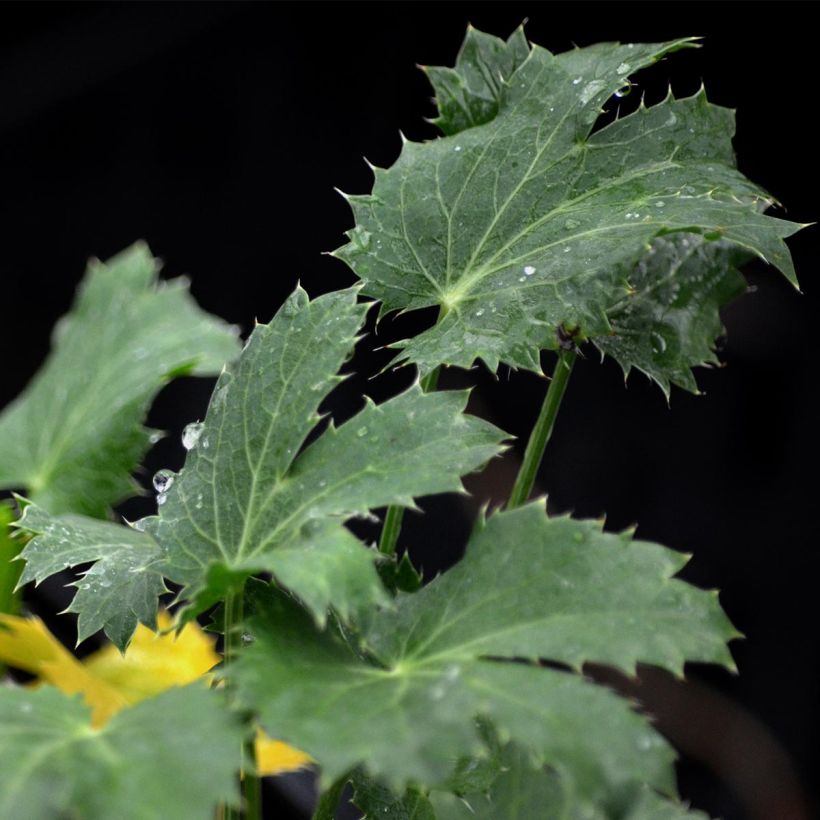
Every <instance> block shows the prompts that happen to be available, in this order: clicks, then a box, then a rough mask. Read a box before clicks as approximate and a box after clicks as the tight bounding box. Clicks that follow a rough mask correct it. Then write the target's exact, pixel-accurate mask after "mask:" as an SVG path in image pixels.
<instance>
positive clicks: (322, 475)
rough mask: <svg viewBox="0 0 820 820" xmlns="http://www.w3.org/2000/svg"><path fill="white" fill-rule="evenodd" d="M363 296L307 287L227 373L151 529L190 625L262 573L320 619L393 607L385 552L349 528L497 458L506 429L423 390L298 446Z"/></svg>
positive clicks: (445, 487)
mask: <svg viewBox="0 0 820 820" xmlns="http://www.w3.org/2000/svg"><path fill="white" fill-rule="evenodd" d="M356 294H357V292H356V290H346V291H338V292H335V293H330V294H327V295H325V296H320V297H319V298H318V299H315V300H313V301H310V300H308V298H307V294H305V293H304V291H302V290H298V291H297V292H296V293H295V294H294V295H293V296H291V297H290V298H289V299H288V301H287V302H286V303H285V305H284V306H283V308H282V309H281V310H280V311H279V312H278V313H277V314H276V316H275V317H274V319H273V320H272V321H271V323H270V324H269V325H259V326H257V328H256V330H255V331H254V332H253V334H252V335H251V338H250V339H249V341H248V344H247V346H246V348H245V350H244V351H243V353H242V355H241V356H240V358H239V359H238V360H237V361H236V362H235V363H233V364H231V365H229V366H228V367H227V369H226V370H225V372H224V373H223V374H222V376H220V378H219V381H218V383H217V386H216V390H215V392H214V396H213V398H212V400H211V404H210V407H209V408H208V413H207V416H206V418H205V421H204V425H203V427H202V430H201V432H200V435H199V439H198V442H197V444H196V446H195V447H194V448H193V449H191V450H190V451H189V453H188V456H187V459H186V463H185V468H184V469H183V470H182V472H181V473H180V474H179V476H178V477H176V478H175V480H174V481H173V483H172V484H171V485H170V487H169V488H168V489H167V493H165V494H166V495H167V501H166V502H165V503H164V504H163V505H162V506H161V507H160V510H159V516H158V517H157V518H151V519H147V520H146V521H145V522H144V526H145V529H146V531H148V532H151V533H152V534H153V535H154V536H155V538H156V540H157V542H158V543H159V545H160V550H161V553H162V562H161V570H162V572H163V573H164V574H165V575H166V576H167V577H168V578H170V579H171V580H172V581H174V582H175V583H178V584H182V585H184V587H185V590H184V595H185V596H186V597H187V598H188V600H189V601H190V602H192V603H193V606H192V607H191V609H189V612H188V617H190V616H191V615H192V614H194V613H196V612H198V611H201V610H203V609H205V608H206V607H207V606H210V605H213V604H214V603H216V602H217V601H218V600H219V599H220V598H223V597H224V595H225V593H226V592H227V591H228V590H229V589H230V588H231V587H233V586H237V585H238V584H239V583H240V582H241V581H243V580H244V579H245V578H246V577H247V576H248V575H250V574H253V573H259V572H271V573H273V574H274V576H275V577H276V578H277V579H278V580H279V581H280V582H281V583H282V584H283V585H284V586H286V587H287V588H288V589H289V590H291V591H292V592H293V593H295V594H296V595H297V596H298V597H299V598H300V599H301V600H302V601H303V602H304V603H305V604H306V605H307V606H308V607H309V608H310V610H311V611H312V612H313V614H314V616H315V617H316V618H317V620H318V621H319V622H320V623H321V622H323V620H324V617H325V613H326V611H327V609H328V607H329V606H330V605H332V606H333V607H334V608H335V609H336V611H337V612H338V613H339V614H340V615H341V616H342V617H343V618H347V617H348V616H349V615H350V614H352V612H353V611H354V609H356V608H359V607H367V606H369V605H371V604H373V603H379V602H385V601H386V595H385V592H384V589H383V587H382V585H381V583H380V581H379V579H378V575H377V573H376V570H375V568H374V566H373V563H374V557H375V553H374V552H373V551H369V550H367V549H365V547H364V546H363V545H362V544H361V543H360V542H358V541H357V540H356V539H355V538H354V536H353V535H352V534H351V533H349V532H348V531H347V530H346V529H345V528H344V526H343V522H344V520H345V519H346V518H350V517H352V516H356V515H363V514H366V513H367V512H368V510H370V509H371V508H374V507H380V506H385V505H387V504H403V505H406V506H410V505H412V504H413V497H414V496H416V495H426V494H430V493H436V492H446V491H456V490H460V489H461V481H460V478H459V476H461V475H463V474H464V473H467V472H470V471H472V470H475V469H476V468H478V467H480V466H481V465H482V464H484V463H485V462H486V461H487V460H488V459H489V458H491V457H492V456H493V455H495V454H496V453H498V452H499V446H498V442H499V440H500V439H501V438H502V436H503V434H502V433H501V432H500V431H499V430H497V429H496V428H495V427H493V426H492V425H490V424H488V423H486V422H484V421H481V420H479V419H477V418H474V417H471V416H465V415H464V414H463V412H462V411H463V409H464V405H465V403H466V398H467V397H466V394H465V393H454V392H446V393H435V394H431V395H427V394H425V393H423V392H422V390H421V389H420V387H418V385H416V386H414V387H412V388H411V389H410V390H408V391H406V392H405V393H403V394H401V395H399V396H397V397H395V398H393V399H391V400H390V401H388V402H386V403H384V404H383V405H380V406H376V405H374V404H373V403H372V402H368V404H367V405H366V406H365V408H364V409H363V410H362V411H361V412H360V413H358V415H356V416H355V417H354V418H352V419H350V420H349V421H347V422H346V423H345V424H343V425H342V426H340V427H336V426H334V425H333V424H332V423H331V425H330V426H329V427H328V428H327V429H326V430H325V431H324V433H322V435H320V436H319V437H318V438H317V439H316V440H315V441H313V442H312V443H311V444H310V445H309V446H307V447H305V448H304V451H303V452H302V451H301V450H302V447H303V445H304V442H305V439H306V438H307V436H308V434H309V433H310V432H311V430H312V429H313V428H314V427H315V425H316V424H317V422H318V421H319V416H318V414H317V409H318V407H319V405H320V404H321V402H322V401H323V400H324V398H325V397H326V396H327V394H328V393H329V392H330V390H331V389H332V388H333V387H334V386H335V385H336V384H337V383H338V381H339V377H338V376H337V375H336V373H337V371H338V369H339V367H340V366H341V365H342V363H343V362H344V361H345V360H346V358H347V357H348V355H349V354H350V353H351V351H352V348H353V346H354V344H355V340H356V335H357V333H358V331H359V328H360V325H361V322H362V319H363V317H364V313H365V311H366V310H367V306H366V305H362V304H358V303H357V300H356Z"/></svg>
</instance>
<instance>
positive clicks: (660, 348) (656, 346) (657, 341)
mask: <svg viewBox="0 0 820 820" xmlns="http://www.w3.org/2000/svg"><path fill="white" fill-rule="evenodd" d="M651 335H652V352H653V353H665V352H666V339H664V338H663V336H661V334H660V333H658V332H657V331H654V330H653V331H652V334H651Z"/></svg>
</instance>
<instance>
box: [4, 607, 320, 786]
mask: <svg viewBox="0 0 820 820" xmlns="http://www.w3.org/2000/svg"><path fill="white" fill-rule="evenodd" d="M157 624H158V626H159V627H160V630H161V632H160V634H157V633H155V632H153V631H152V630H150V629H148V628H147V627H145V626H142V625H140V626H138V627H137V631H136V632H135V633H134V638H133V640H132V641H131V644H130V646H129V647H128V650H127V651H126V653H125V655H122V654H120V652H119V650H118V649H117V648H116V647H115V646H114V645H113V644H107V645H106V646H104V647H103V648H102V649H100V650H98V651H97V652H95V653H94V654H92V655H90V656H89V657H87V658H86V659H85V660H84V661H82V662H81V661H79V660H77V658H75V657H74V656H73V655H72V654H71V653H70V652H69V651H68V650H67V649H66V648H65V647H64V646H63V645H62V644H61V643H60V642H59V641H58V640H57V638H55V637H54V635H52V633H51V632H49V630H48V628H47V627H46V625H45V624H44V623H43V622H42V621H41V620H40V619H39V618H18V617H16V616H14V615H4V614H2V613H0V661H2V662H4V663H6V664H8V665H9V666H13V667H14V668H15V669H22V670H23V671H25V672H29V673H30V674H32V675H36V676H37V677H38V678H40V680H42V681H46V682H48V683H50V684H52V686H56V687H57V688H58V689H61V690H62V691H63V692H66V693H68V694H74V693H79V694H81V695H82V696H83V699H84V700H85V702H86V703H87V704H88V705H89V706H90V707H91V710H92V711H91V719H92V722H93V724H94V725H95V726H100V725H101V724H103V723H105V722H106V721H107V720H108V719H109V718H110V717H111V716H112V715H113V714H114V713H116V712H118V711H119V710H120V709H122V708H123V707H124V706H128V705H129V704H132V703H137V702H138V701H140V700H143V699H144V698H148V697H151V696H152V695H157V694H159V693H160V692H162V691H164V690H165V689H170V688H171V687H172V686H184V685H185V684H187V683H191V682H192V681H194V680H196V679H197V678H199V677H201V676H202V675H205V674H207V673H208V672H209V671H210V670H211V669H213V667H214V666H215V665H216V664H217V663H219V661H220V660H221V658H220V656H219V655H218V654H217V653H216V651H215V650H214V643H215V641H214V639H213V638H211V637H209V636H208V635H207V634H206V633H204V632H203V631H202V630H201V629H200V628H199V626H198V625H197V624H196V623H193V622H192V623H189V624H187V625H186V626H185V628H184V629H183V630H182V631H181V632H180V633H179V635H178V636H176V635H175V634H174V633H173V632H172V631H167V630H169V629H170V627H171V617H170V616H169V615H168V614H167V613H166V612H164V611H160V612H159V614H158V616H157ZM255 746H256V765H257V770H258V772H259V774H260V775H263V776H264V775H274V774H281V773H282V772H290V771H294V770H296V769H300V768H302V767H304V766H307V765H309V764H310V763H312V762H313V761H312V759H311V758H310V757H309V756H308V755H306V754H305V753H304V752H300V751H299V750H298V749H294V748H293V747H292V746H288V745H287V744H286V743H283V742H282V741H281V740H272V739H271V738H269V737H268V736H267V735H265V734H264V733H263V732H261V731H257V734H256V742H255Z"/></svg>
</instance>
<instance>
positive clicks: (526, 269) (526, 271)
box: [524, 265, 535, 276]
mask: <svg viewBox="0 0 820 820" xmlns="http://www.w3.org/2000/svg"><path fill="white" fill-rule="evenodd" d="M534 273H535V268H534V267H533V266H532V265H526V266H525V267H524V275H525V276H532V275H533V274H534Z"/></svg>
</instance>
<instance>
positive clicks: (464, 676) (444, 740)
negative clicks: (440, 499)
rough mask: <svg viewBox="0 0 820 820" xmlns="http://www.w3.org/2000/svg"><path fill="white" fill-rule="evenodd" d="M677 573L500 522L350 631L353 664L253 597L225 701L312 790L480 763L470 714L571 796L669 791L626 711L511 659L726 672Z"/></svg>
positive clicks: (579, 530) (573, 679)
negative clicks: (310, 773)
mask: <svg viewBox="0 0 820 820" xmlns="http://www.w3.org/2000/svg"><path fill="white" fill-rule="evenodd" d="M684 563H685V558H684V557H682V556H680V555H679V554H677V553H674V552H672V551H670V550H666V549H664V548H663V547H660V546H658V545H655V544H650V543H645V542H640V541H632V540H631V539H630V537H629V536H628V535H613V534H608V533H604V532H602V531H601V530H600V527H599V526H598V525H597V524H595V523H592V522H578V521H573V520H571V519H568V518H548V517H547V516H546V515H545V513H544V511H543V507H542V505H539V504H531V505H528V506H526V507H523V508H521V509H519V510H515V511H512V512H504V513H499V514H497V515H495V516H493V517H492V518H490V519H489V521H487V522H486V524H485V525H484V526H482V527H481V528H480V529H479V530H478V531H477V532H476V533H475V534H474V535H473V537H472V538H471V540H470V543H469V545H468V549H467V555H466V557H465V559H464V560H463V561H462V562H461V563H460V564H459V565H457V566H456V567H455V568H454V569H453V570H451V571H449V572H447V573H445V574H444V575H442V576H440V577H439V578H437V579H435V580H434V581H433V582H431V583H430V584H429V585H428V586H426V587H425V588H423V589H422V590H420V591H419V592H418V593H415V594H413V595H400V596H399V597H398V598H397V601H396V606H395V609H393V610H391V611H385V612H381V613H376V614H375V615H374V617H373V618H371V619H370V621H369V623H368V624H366V625H364V626H363V627H362V632H361V640H362V651H363V652H364V653H365V655H364V656H363V655H362V652H354V651H352V650H351V649H350V648H349V647H348V646H347V645H346V644H345V643H344V642H343V641H342V640H340V639H338V638H337V637H336V636H335V635H334V633H332V632H330V631H328V632H324V633H322V632H318V631H317V630H316V629H315V627H314V626H313V625H312V624H311V622H310V621H309V620H308V619H306V618H305V617H304V616H303V615H301V614H300V612H299V611H298V610H297V609H296V608H295V607H294V606H293V604H292V603H291V602H289V601H288V600H286V599H284V598H282V597H275V596H273V597H271V596H270V595H269V596H268V599H267V600H263V601H261V602H259V603H258V612H259V614H257V616H256V617H255V620H254V621H253V622H252V625H251V631H252V632H253V634H254V635H255V637H256V640H255V642H254V643H253V644H252V645H251V646H250V647H249V648H248V650H247V651H246V652H245V653H244V654H243V657H241V658H240V659H239V661H238V666H237V669H236V675H237V678H238V681H239V689H240V693H241V694H240V697H241V698H242V699H243V700H244V702H245V703H247V704H248V705H249V706H251V707H253V708H254V709H256V710H258V712H259V715H260V719H261V722H262V724H263V725H264V726H268V727H275V731H276V732H277V733H278V734H279V735H280V736H282V737H283V738H284V739H286V740H287V741H289V742H292V743H294V744H295V745H297V746H298V747H299V748H302V749H305V750H306V751H308V752H309V753H310V754H311V755H312V756H313V757H314V758H316V759H317V760H318V761H319V762H320V764H321V766H322V771H323V777H324V778H326V779H327V780H332V779H333V778H335V777H337V776H338V775H340V774H341V773H342V772H344V771H347V770H348V769H350V768H351V767H353V766H356V765H359V764H362V765H363V766H364V768H365V770H366V771H367V772H368V773H369V774H371V775H374V776H379V777H383V778H385V779H386V780H387V781H388V783H389V784H391V785H393V786H400V785H402V784H404V783H408V782H415V783H419V784H426V785H435V784H437V783H439V784H440V783H441V782H442V781H443V780H444V778H445V776H446V774H447V772H448V771H449V770H450V769H452V766H453V764H454V763H455V762H456V760H458V759H459V758H463V757H465V756H480V754H481V753H482V748H483V743H482V741H481V739H480V736H479V734H478V733H477V732H476V730H475V725H474V722H473V718H474V717H476V716H482V717H484V718H487V719H489V720H490V721H491V723H492V724H493V725H494V726H495V727H497V729H498V731H499V732H500V733H501V735H502V736H503V737H505V738H506V737H511V738H513V739H515V740H517V741H518V742H520V743H521V744H522V745H523V746H524V747H526V748H527V749H529V750H530V751H531V752H532V753H533V754H534V755H535V756H536V757H537V758H538V759H539V760H541V761H543V762H546V763H548V764H549V765H551V766H553V767H554V768H555V769H556V771H558V772H559V773H561V774H562V775H563V776H566V777H567V778H568V779H569V782H570V783H571V784H572V788H573V789H574V790H575V791H576V792H577V793H578V794H579V795H581V796H582V797H583V798H584V799H586V800H590V801H599V800H601V799H603V797H604V796H605V795H606V794H609V793H611V792H612V791H613V790H614V791H615V792H618V791H620V790H621V789H623V788H624V787H625V784H638V783H646V784H649V785H651V786H653V787H655V788H658V789H660V790H662V791H665V792H670V791H672V790H673V788H674V786H673V782H674V780H673V776H672V772H671V768H670V763H671V760H672V758H673V755H672V752H671V750H670V749H669V748H668V747H667V746H666V744H665V743H664V741H663V740H662V739H661V738H660V737H659V736H657V735H656V734H655V733H654V731H653V730H652V728H651V727H650V726H649V725H648V724H647V723H646V721H645V720H644V719H643V718H642V717H640V716H639V715H637V714H636V713H635V712H633V711H632V710H631V709H630V707H629V705H628V704H627V703H626V702H625V701H623V700H621V699H619V698H617V697H616V696H615V695H613V694H612V693H611V692H609V691H608V690H606V689H604V688H602V687H599V686H595V685H593V684H591V683H589V682H588V681H586V680H584V679H583V678H581V677H579V676H578V675H576V674H573V673H572V672H569V671H560V670H557V669H555V668H542V667H540V666H538V665H532V664H531V663H524V662H522V659H531V661H535V660H536V659H539V658H547V659H549V660H551V661H554V662H559V663H561V664H566V665H568V666H570V667H573V668H576V669H577V668H579V667H580V666H581V664H582V663H584V662H585V661H598V662H603V663H609V664H613V665H615V666H619V667H621V668H624V669H627V670H632V669H633V668H634V665H635V663H636V662H637V661H642V662H647V663H654V664H658V665H660V666H663V667H665V668H667V669H671V670H674V671H675V672H680V670H681V668H682V665H683V662H684V660H685V659H692V660H700V661H709V662H718V663H723V664H725V665H731V657H730V656H729V654H728V652H727V650H726V647H725V642H726V640H728V639H730V638H732V637H734V636H735V635H736V634H737V633H736V632H735V631H734V630H733V629H732V627H731V625H730V624H729V623H728V621H727V620H726V618H725V616H724V615H723V614H722V612H721V610H720V607H719V605H718V603H717V599H716V597H715V596H714V595H713V594H710V593H708V592H704V591H702V590H698V589H695V588H694V587H691V586H688V585H687V584H685V583H683V582H681V581H678V580H674V579H673V578H672V576H673V575H674V574H675V573H676V572H677V571H679V570H680V569H681V567H682V566H683V564H684ZM363 657H364V658H369V660H366V659H363Z"/></svg>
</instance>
